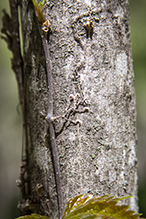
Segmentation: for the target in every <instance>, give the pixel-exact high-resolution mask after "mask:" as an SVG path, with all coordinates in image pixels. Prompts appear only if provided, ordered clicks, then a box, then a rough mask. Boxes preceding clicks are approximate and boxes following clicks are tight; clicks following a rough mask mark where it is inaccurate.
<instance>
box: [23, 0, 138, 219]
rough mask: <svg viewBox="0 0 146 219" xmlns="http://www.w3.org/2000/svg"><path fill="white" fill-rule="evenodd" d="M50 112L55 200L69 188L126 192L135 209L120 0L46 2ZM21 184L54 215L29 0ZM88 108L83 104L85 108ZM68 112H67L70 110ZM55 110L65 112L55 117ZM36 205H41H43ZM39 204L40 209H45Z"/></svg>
mask: <svg viewBox="0 0 146 219" xmlns="http://www.w3.org/2000/svg"><path fill="white" fill-rule="evenodd" d="M46 3H47V4H46V6H45V8H44V10H43V13H44V14H45V16H46V19H48V20H49V21H50V23H51V32H50V35H49V47H50V54H49V55H50V62H51V72H52V77H53V106H54V108H53V116H54V117H58V118H57V119H56V120H55V121H54V122H53V125H54V129H55V133H56V146H57V151H58V158H59V167H60V172H61V187H62V196H63V207H64V208H65V203H66V202H67V201H68V200H69V198H70V197H72V196H75V195H77V194H82V193H84V194H89V193H93V194H96V195H102V194H111V195H116V196H127V195H132V196H133V198H131V199H130V200H129V203H128V204H130V205H131V208H132V209H133V210H137V159H136V140H137V136H136V113H135V94H134V75H133V68H132V58H131V45H130V29H129V8H128V1H127V0H111V1H110V0H106V1H101V0H99V1H97V0H92V1H91V0H77V1H74V0H68V1H66V0H65V1H63V0H54V1H47V2H46ZM22 32H23V48H24V73H25V79H24V80H25V118H26V120H25V125H26V155H27V166H28V182H29V183H28V187H29V195H30V196H31V195H32V193H33V190H34V188H35V187H36V185H37V184H38V183H39V184H42V185H43V187H44V189H45V191H46V197H47V200H48V204H47V205H46V206H45V207H44V209H45V211H48V212H49V214H50V216H51V217H52V218H55V217H56V215H57V214H58V213H57V212H58V207H57V205H58V204H57V193H56V183H55V176H54V169H53V163H52V155H51V149H50V136H49V132H48V124H47V122H46V121H45V120H44V119H43V118H42V117H41V112H43V113H44V114H45V115H47V110H48V109H47V108H48V87H47V86H48V85H47V73H46V63H45V56H44V50H43V45H42V39H41V35H40V31H39V27H38V21H37V18H36V15H35V12H34V7H33V4H32V2H31V1H25V0H23V1H22ZM88 109H89V111H88ZM70 112H71V113H70ZM63 115H65V116H64V117H63ZM43 206H44V204H43ZM45 211H44V212H45Z"/></svg>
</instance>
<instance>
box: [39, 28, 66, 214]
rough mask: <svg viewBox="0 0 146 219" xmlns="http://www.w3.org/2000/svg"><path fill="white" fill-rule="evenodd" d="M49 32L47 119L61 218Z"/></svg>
mask: <svg viewBox="0 0 146 219" xmlns="http://www.w3.org/2000/svg"><path fill="white" fill-rule="evenodd" d="M45 34H46V35H47V33H45V32H43V34H42V41H43V47H44V52H45V57H46V70H47V81H48V89H49V97H48V113H47V116H46V118H45V119H46V121H47V122H48V124H49V134H50V141H51V150H52V158H53V165H54V172H55V181H56V190H57V194H58V196H57V199H58V212H59V218H61V216H62V213H63V200H62V192H61V180H60V168H59V159H58V153H57V148H56V140H55V130H54V126H53V120H52V118H53V82H52V72H51V64H50V51H49V43H48V40H47V36H46V35H45Z"/></svg>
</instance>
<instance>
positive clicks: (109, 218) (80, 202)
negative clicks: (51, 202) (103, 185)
mask: <svg viewBox="0 0 146 219" xmlns="http://www.w3.org/2000/svg"><path fill="white" fill-rule="evenodd" d="M126 198H129V197H121V198H114V197H113V196H108V195H105V196H100V197H95V196H94V197H93V196H87V197H84V196H83V195H78V196H76V197H75V198H71V199H70V200H69V201H68V203H67V206H66V209H65V211H64V215H63V218H62V219H84V218H87V219H94V218H97V219H98V218H100V219H138V218H139V217H140V215H141V214H136V213H135V211H131V210H128V208H129V206H126V205H117V203H118V202H119V201H121V200H123V199H126Z"/></svg>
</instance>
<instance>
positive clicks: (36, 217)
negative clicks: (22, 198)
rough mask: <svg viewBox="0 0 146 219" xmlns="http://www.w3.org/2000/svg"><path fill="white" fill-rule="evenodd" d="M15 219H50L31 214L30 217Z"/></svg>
mask: <svg viewBox="0 0 146 219" xmlns="http://www.w3.org/2000/svg"><path fill="white" fill-rule="evenodd" d="M17 219H50V218H49V217H47V216H42V215H39V214H31V215H25V216H21V217H18V218H17Z"/></svg>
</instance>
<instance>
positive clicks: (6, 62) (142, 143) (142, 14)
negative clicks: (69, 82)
mask: <svg viewBox="0 0 146 219" xmlns="http://www.w3.org/2000/svg"><path fill="white" fill-rule="evenodd" d="M129 2H130V15H131V16H130V23H131V41H132V51H133V66H134V73H135V88H136V99H137V130H138V151H137V155H138V159H139V165H138V176H139V212H142V213H143V217H146V0H139V1H137V0H129ZM3 8H6V9H7V11H9V6H8V0H7V1H6V0H5V1H0V27H1V17H2V9H3ZM11 57H12V55H11V53H10V52H9V51H8V49H7V45H6V43H5V42H4V41H3V40H1V39H0V218H2V219H12V218H15V217H17V216H19V212H18V210H17V207H16V206H17V203H18V200H19V196H20V194H19V190H18V188H17V187H16V183H15V180H16V179H17V178H18V176H19V165H20V163H21V138H22V128H21V114H19V113H18V111H20V112H21V109H20V106H19V101H18V92H17V84H16V81H15V75H14V73H13V72H12V70H11V60H10V59H11ZM17 108H18V110H17ZM133 210H134V209H133Z"/></svg>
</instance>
